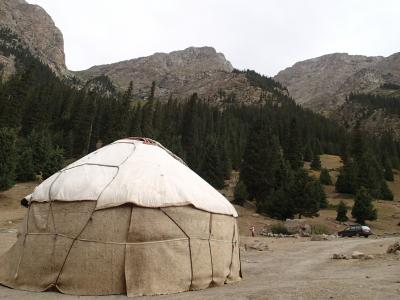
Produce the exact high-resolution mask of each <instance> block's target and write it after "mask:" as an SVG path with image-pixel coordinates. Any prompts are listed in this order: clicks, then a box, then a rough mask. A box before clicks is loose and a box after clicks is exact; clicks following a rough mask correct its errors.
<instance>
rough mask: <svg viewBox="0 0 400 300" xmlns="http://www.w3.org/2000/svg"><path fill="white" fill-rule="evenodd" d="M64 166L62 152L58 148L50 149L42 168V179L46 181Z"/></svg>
mask: <svg viewBox="0 0 400 300" xmlns="http://www.w3.org/2000/svg"><path fill="white" fill-rule="evenodd" d="M63 164H64V156H63V151H62V149H60V148H55V149H51V150H50V152H49V155H48V157H47V159H46V162H45V164H44V166H43V172H42V174H43V179H46V178H48V177H50V176H51V175H53V174H54V173H56V172H57V171H59V170H60V169H62V167H63Z"/></svg>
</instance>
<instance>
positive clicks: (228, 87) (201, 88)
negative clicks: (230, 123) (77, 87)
mask: <svg viewBox="0 0 400 300" xmlns="http://www.w3.org/2000/svg"><path fill="white" fill-rule="evenodd" d="M76 74H77V75H78V77H80V78H82V79H84V80H91V79H92V78H95V77H98V76H107V77H108V78H110V79H111V81H112V82H113V84H114V85H116V86H117V87H118V88H119V89H126V88H127V87H128V86H129V82H130V81H132V82H133V94H134V95H135V96H137V97H139V98H142V99H146V98H147V97H148V96H149V95H150V89H151V85H152V82H153V81H154V82H155V83H156V89H155V96H156V97H157V98H158V99H161V100H166V99H168V98H169V97H176V98H188V97H190V96H191V95H192V94H193V93H194V92H196V93H197V94H198V95H199V96H200V97H202V98H205V99H207V100H209V101H211V102H218V101H219V100H221V99H222V98H227V97H229V95H231V96H232V97H235V98H238V99H240V100H241V101H242V102H246V101H248V102H251V103H254V102H257V101H259V99H260V96H261V94H262V90H261V89H260V88H257V87H254V86H251V85H250V83H249V81H248V80H247V78H246V76H245V75H244V74H242V73H236V72H233V67H232V65H231V63H230V62H229V61H228V60H226V59H225V56H224V55H223V54H222V53H218V52H216V50H215V49H214V48H211V47H200V48H195V47H190V48H187V49H185V50H181V51H174V52H171V53H155V54H153V55H151V56H148V57H141V58H136V59H132V60H128V61H121V62H118V63H114V64H109V65H101V66H94V67H92V68H90V69H88V70H85V71H80V72H76Z"/></svg>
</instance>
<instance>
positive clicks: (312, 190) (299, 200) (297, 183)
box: [289, 169, 325, 218]
mask: <svg viewBox="0 0 400 300" xmlns="http://www.w3.org/2000/svg"><path fill="white" fill-rule="evenodd" d="M317 184H318V185H319V186H318V185H317ZM324 195H325V194H324V192H323V190H322V189H321V188H320V184H319V182H318V181H316V180H314V179H313V178H311V177H310V176H309V175H308V174H307V172H306V171H305V170H303V169H300V170H298V171H296V172H295V174H294V177H293V182H292V184H291V187H290V191H289V197H291V199H293V201H294V204H295V208H296V210H295V211H296V213H297V214H299V218H301V216H314V215H316V213H317V212H318V210H319V205H320V202H322V201H323V199H322V197H325V196H324Z"/></svg>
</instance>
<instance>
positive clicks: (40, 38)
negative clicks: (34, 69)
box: [0, 0, 67, 75]
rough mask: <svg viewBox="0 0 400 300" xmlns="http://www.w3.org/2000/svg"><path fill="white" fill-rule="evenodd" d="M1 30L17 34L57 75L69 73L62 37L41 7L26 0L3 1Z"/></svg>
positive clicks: (0, 7) (0, 15)
mask: <svg viewBox="0 0 400 300" xmlns="http://www.w3.org/2000/svg"><path fill="white" fill-rule="evenodd" d="M0 26H3V27H8V28H9V29H11V30H12V31H13V32H14V33H16V34H17V35H18V37H19V38H20V40H21V42H22V43H23V46H24V47H27V48H28V49H29V50H30V52H31V53H32V54H33V55H35V56H36V57H38V58H39V59H40V60H41V61H42V62H43V63H45V64H47V65H48V66H49V67H50V68H51V69H52V70H53V71H54V72H55V73H56V74H58V75H63V74H65V73H66V71H67V68H66V66H65V55H64V40H63V36H62V33H61V31H60V30H59V29H58V28H57V27H56V26H55V24H54V22H53V20H52V19H51V17H50V16H49V15H48V14H47V13H46V12H45V11H44V9H42V8H41V7H40V6H37V5H31V4H28V3H27V2H25V1H24V0H1V1H0ZM7 59H8V58H7ZM3 60H5V58H4V57H3Z"/></svg>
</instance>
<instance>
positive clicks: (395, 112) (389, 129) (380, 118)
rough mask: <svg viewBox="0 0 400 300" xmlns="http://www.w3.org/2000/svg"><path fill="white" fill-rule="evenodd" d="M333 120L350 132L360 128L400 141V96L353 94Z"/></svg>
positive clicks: (334, 115) (337, 110) (338, 109)
mask: <svg viewBox="0 0 400 300" xmlns="http://www.w3.org/2000/svg"><path fill="white" fill-rule="evenodd" d="M399 92H400V90H399ZM332 118H333V119H334V120H336V121H337V122H338V123H339V124H341V125H343V126H344V127H346V128H347V129H350V130H351V129H354V128H355V127H356V126H359V127H360V128H361V129H362V130H363V131H365V132H369V133H371V134H374V135H376V136H384V135H386V134H387V133H390V134H391V135H392V136H393V137H394V139H395V140H397V141H399V140H400V97H399V96H396V97H392V96H381V95H371V94H355V95H353V94H352V95H350V96H349V97H348V100H347V101H346V102H345V103H343V104H342V105H341V106H340V107H338V108H337V109H336V111H335V113H334V114H333V115H332Z"/></svg>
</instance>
